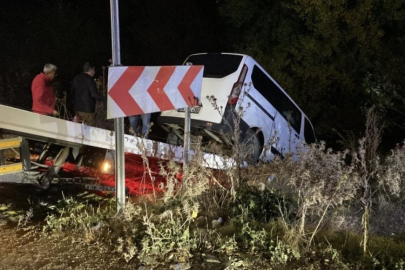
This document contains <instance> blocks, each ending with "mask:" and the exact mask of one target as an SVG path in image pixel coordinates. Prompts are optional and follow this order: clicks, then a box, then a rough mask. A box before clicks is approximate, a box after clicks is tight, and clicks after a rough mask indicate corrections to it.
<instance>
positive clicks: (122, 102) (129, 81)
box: [108, 67, 145, 115]
mask: <svg viewBox="0 0 405 270" xmlns="http://www.w3.org/2000/svg"><path fill="white" fill-rule="evenodd" d="M144 69H145V67H128V68H127V69H126V70H125V71H124V73H123V74H122V75H121V77H120V78H119V79H118V80H117V82H116V83H115V84H114V85H113V87H111V89H110V91H109V92H108V94H109V96H110V97H111V98H112V99H113V100H114V101H115V103H117V105H118V106H119V107H120V108H121V110H122V111H123V112H124V114H125V115H137V114H143V111H142V109H141V107H139V105H138V103H136V101H135V100H134V98H133V97H132V96H131V95H130V94H129V90H130V89H131V87H132V86H133V85H134V84H135V82H136V81H137V80H138V78H139V77H140V76H141V74H142V72H143V70H144Z"/></svg>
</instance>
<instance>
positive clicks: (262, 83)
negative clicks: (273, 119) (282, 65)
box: [252, 65, 302, 134]
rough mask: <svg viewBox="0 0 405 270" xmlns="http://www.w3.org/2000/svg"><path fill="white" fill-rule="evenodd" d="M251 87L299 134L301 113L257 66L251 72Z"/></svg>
mask: <svg viewBox="0 0 405 270" xmlns="http://www.w3.org/2000/svg"><path fill="white" fill-rule="evenodd" d="M252 83H253V86H254V87H255V88H256V89H257V91H259V92H260V93H261V94H262V95H263V97H265V98H266V99H267V100H268V101H269V102H270V104H271V105H273V107H274V108H275V109H276V110H277V111H278V112H279V113H280V114H281V115H282V116H283V117H284V118H285V119H286V120H287V121H288V122H289V123H290V125H291V126H292V127H293V128H294V130H295V131H296V132H297V133H298V134H299V133H300V129H301V117H302V113H301V111H300V110H299V109H298V108H297V106H295V104H294V103H293V102H292V101H291V100H290V98H289V97H288V96H287V95H286V94H285V93H284V92H283V91H282V90H281V89H280V88H279V87H278V86H277V85H276V84H275V83H274V82H273V81H272V80H271V79H270V77H269V76H268V75H266V74H265V73H264V72H263V71H262V70H261V69H260V68H259V67H258V66H256V65H255V66H254V67H253V71H252Z"/></svg>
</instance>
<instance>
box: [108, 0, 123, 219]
mask: <svg viewBox="0 0 405 270" xmlns="http://www.w3.org/2000/svg"><path fill="white" fill-rule="evenodd" d="M110 4H111V41H112V66H120V65H121V53H120V29H119V12H118V0H111V1H110ZM114 130H115V196H116V200H117V213H118V212H120V211H121V210H123V209H124V207H125V156H124V118H122V117H119V118H115V119H114Z"/></svg>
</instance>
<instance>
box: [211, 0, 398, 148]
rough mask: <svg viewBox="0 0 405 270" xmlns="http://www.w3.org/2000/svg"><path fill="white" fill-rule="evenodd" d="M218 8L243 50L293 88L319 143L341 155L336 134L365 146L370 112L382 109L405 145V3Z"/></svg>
mask: <svg viewBox="0 0 405 270" xmlns="http://www.w3.org/2000/svg"><path fill="white" fill-rule="evenodd" d="M218 2H219V7H220V13H221V15H222V16H224V17H225V18H227V22H228V25H229V27H230V32H231V33H233V37H232V38H233V39H234V40H236V41H237V42H235V43H234V44H235V50H236V51H238V52H243V53H247V54H249V55H251V56H253V57H254V58H256V59H257V60H258V61H259V63H261V64H262V65H263V66H264V67H265V69H266V70H268V71H269V72H270V74H271V75H272V76H273V77H274V78H275V79H276V80H277V81H278V82H279V83H280V85H282V86H283V87H285V89H286V90H287V92H288V93H289V94H290V95H291V96H292V97H293V98H294V100H295V101H297V102H298V104H299V105H300V106H301V107H302V108H303V110H304V111H305V112H306V113H307V114H308V115H309V117H310V119H311V120H312V122H313V123H314V127H315V130H316V133H317V134H318V138H321V139H322V140H325V141H327V143H328V144H329V145H333V146H334V147H337V145H335V140H336V139H337V138H336V134H333V133H331V131H332V130H333V129H335V130H338V131H339V132H343V131H351V132H353V133H354V134H355V135H356V138H357V139H359V138H360V137H361V131H362V130H361V129H362V123H363V122H364V119H365V114H366V108H369V107H372V106H373V105H374V106H376V107H377V110H378V111H380V112H381V113H384V114H386V115H387V116H388V115H389V118H388V119H387V128H388V131H387V138H389V137H388V136H390V139H391V140H393V141H394V142H395V143H396V142H399V141H400V140H402V139H403V137H404V129H403V127H404V125H403V119H404V118H403V114H404V108H405V107H404V96H405V95H404V89H405V81H404V78H403V76H402V71H401V67H400V65H398V63H399V62H403V61H404V58H405V51H404V49H403V48H404V46H403V44H404V42H405V39H404V37H403V33H404V25H405V24H404V20H405V6H404V4H403V3H400V1H399V2H398V1H380V0H376V1H365V2H364V1H316V0H304V1H301V0H292V1H275V2H274V1H273V2H271V1H253V2H252V1H247V0H236V1H234V0H232V1H230V0H220V1H218ZM400 117H401V118H402V120H399V118H400ZM349 119H350V120H349ZM399 123H402V124H399ZM394 134H395V135H394ZM393 136H395V138H393ZM387 145H389V144H388V141H387V144H385V145H384V146H385V147H387ZM391 146H392V145H391Z"/></svg>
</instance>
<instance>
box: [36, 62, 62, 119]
mask: <svg viewBox="0 0 405 270" xmlns="http://www.w3.org/2000/svg"><path fill="white" fill-rule="evenodd" d="M56 70H57V67H56V66H55V65H53V64H45V66H44V69H43V72H41V73H40V74H38V75H37V76H35V78H34V80H33V81H32V84H31V92H32V111H33V112H35V113H39V114H43V115H49V116H58V115H59V113H58V112H57V111H56V110H55V103H56V98H55V93H54V91H53V88H52V80H53V79H54V78H55V75H56Z"/></svg>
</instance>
